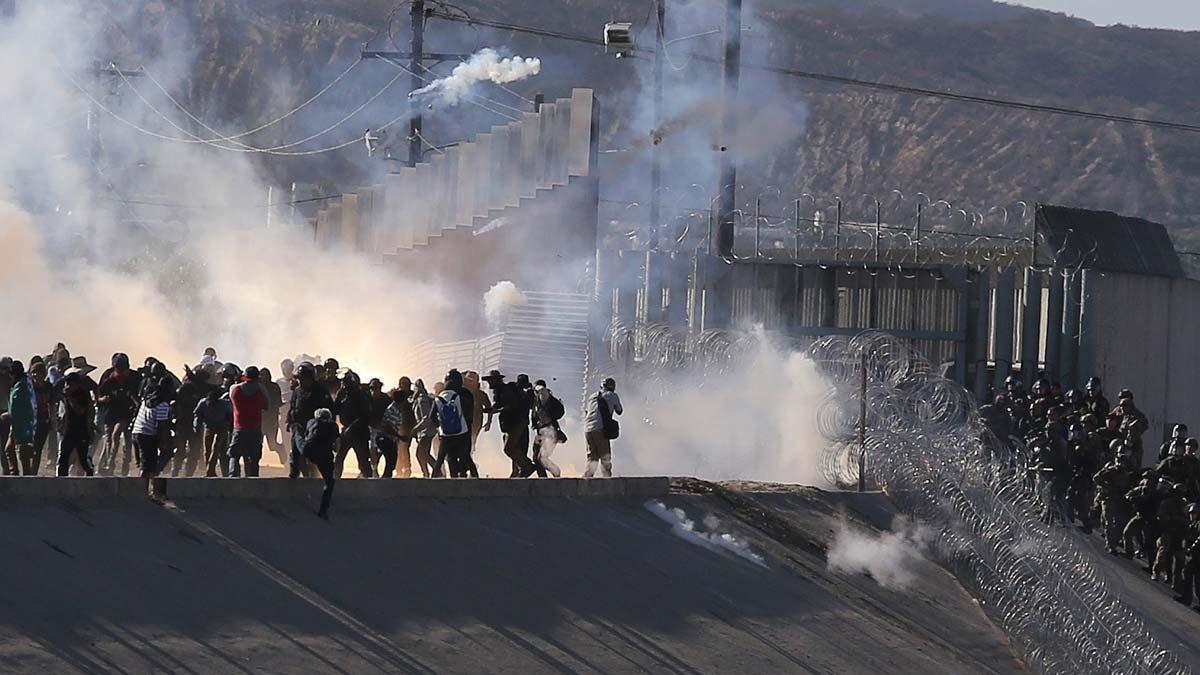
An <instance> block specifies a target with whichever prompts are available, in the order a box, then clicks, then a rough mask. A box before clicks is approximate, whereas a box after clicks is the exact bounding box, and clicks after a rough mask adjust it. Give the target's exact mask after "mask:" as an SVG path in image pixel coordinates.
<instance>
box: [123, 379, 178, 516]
mask: <svg viewBox="0 0 1200 675" xmlns="http://www.w3.org/2000/svg"><path fill="white" fill-rule="evenodd" d="M173 390H174V387H172V386H171V383H170V381H169V380H168V379H167V378H165V377H158V378H154V379H152V380H150V381H149V383H148V387H147V388H146V390H145V391H144V392H143V394H144V395H143V396H142V400H141V403H140V404H139V405H138V409H137V413H136V414H135V415H134V418H133V425H132V433H133V442H134V447H136V448H137V451H138V461H139V463H140V464H141V465H142V478H145V479H146V492H147V494H149V495H150V497H151V498H152V499H161V498H162V495H160V494H159V493H158V492H157V490H156V489H155V487H154V478H155V477H156V476H158V473H159V471H160V470H161V469H162V465H164V464H165V463H166V461H167V460H168V459H169V457H170V449H171V423H170V419H171V393H172V392H173Z"/></svg>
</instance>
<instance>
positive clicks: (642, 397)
mask: <svg viewBox="0 0 1200 675" xmlns="http://www.w3.org/2000/svg"><path fill="white" fill-rule="evenodd" d="M628 386H629V387H630V388H631V389H634V390H635V391H632V392H630V393H629V394H628V395H626V394H622V395H623V396H626V399H627V400H625V401H624V408H625V415H624V417H623V418H621V424H622V436H621V439H620V440H618V441H616V444H615V445H616V450H615V452H614V456H615V457H616V458H617V460H618V461H619V462H620V463H621V465H622V467H624V466H630V469H628V470H623V471H622V473H625V474H627V475H628V474H642V475H668V476H695V477H698V478H704V479H707V480H760V481H770V482H780V483H797V484H801V485H814V486H818V487H832V486H830V485H828V484H827V481H826V479H825V477H824V475H823V474H822V471H821V465H820V458H821V457H822V455H823V454H824V448H825V444H826V441H825V439H824V437H823V436H822V434H821V433H820V431H819V430H818V428H817V419H818V413H819V412H820V410H821V409H822V407H823V405H824V403H825V401H826V398H827V397H828V395H829V394H830V392H831V390H832V387H831V385H830V384H829V383H828V382H827V381H826V380H825V379H824V378H822V377H821V375H820V373H818V372H817V368H816V365H815V364H814V363H813V362H812V360H811V359H809V358H808V357H807V356H806V355H804V354H803V353H800V352H795V351H791V350H789V349H786V348H782V347H779V346H776V345H774V344H772V343H771V342H770V340H769V339H768V338H767V337H766V336H765V335H761V334H760V335H759V336H758V339H757V340H756V341H755V344H754V346H753V347H752V348H751V349H750V353H749V354H747V355H745V356H744V357H742V360H741V361H739V362H738V363H737V364H736V365H734V366H732V367H729V368H727V370H726V372H725V373H723V374H720V375H714V376H710V377H703V376H701V375H699V374H697V373H696V372H695V371H678V372H672V373H670V374H668V375H666V376H664V377H663V378H662V380H661V381H657V382H654V383H647V382H632V383H630V384H629V385H628ZM638 389H640V390H641V391H637V390H638Z"/></svg>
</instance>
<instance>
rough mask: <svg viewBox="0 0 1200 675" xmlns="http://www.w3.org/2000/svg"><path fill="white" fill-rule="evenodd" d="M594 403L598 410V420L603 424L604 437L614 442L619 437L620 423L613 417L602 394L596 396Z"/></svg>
mask: <svg viewBox="0 0 1200 675" xmlns="http://www.w3.org/2000/svg"><path fill="white" fill-rule="evenodd" d="M596 401H597V405H598V407H599V409H600V419H601V420H602V421H603V422H604V437H605V438H607V439H608V440H610V441H613V440H616V439H617V438H619V437H620V436H621V423H620V422H618V421H617V420H616V419H615V418H614V417H613V414H612V410H611V409H609V407H608V401H607V400H606V399H605V398H604V393H603V392H601V393H599V394H596Z"/></svg>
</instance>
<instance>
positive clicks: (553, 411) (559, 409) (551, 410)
mask: <svg viewBox="0 0 1200 675" xmlns="http://www.w3.org/2000/svg"><path fill="white" fill-rule="evenodd" d="M566 414H567V409H566V408H565V407H564V406H563V402H562V401H560V400H558V397H557V396H555V395H554V394H551V395H550V398H548V399H546V416H547V417H549V418H550V419H552V420H554V421H555V422H557V421H559V420H561V419H562V418H563V415H566Z"/></svg>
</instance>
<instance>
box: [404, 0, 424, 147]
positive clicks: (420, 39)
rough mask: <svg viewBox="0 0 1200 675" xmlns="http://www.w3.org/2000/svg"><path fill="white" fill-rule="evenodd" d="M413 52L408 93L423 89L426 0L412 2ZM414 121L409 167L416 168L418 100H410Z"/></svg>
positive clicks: (419, 141)
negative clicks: (422, 72)
mask: <svg viewBox="0 0 1200 675" xmlns="http://www.w3.org/2000/svg"><path fill="white" fill-rule="evenodd" d="M411 17H412V51H411V53H410V54H409V56H410V57H411V58H410V59H409V62H408V64H409V65H408V67H409V70H410V71H411V75H410V76H409V81H408V82H409V84H408V87H409V88H408V91H409V93H410V94H411V93H412V92H414V91H416V90H418V89H420V88H421V82H422V81H421V77H420V75H421V69H422V67H423V65H424V64H422V63H421V61H422V57H423V56H424V55H425V0H412V13H411ZM408 105H409V109H410V110H411V111H412V119H411V120H409V122H408V165H409V166H416V165H417V163H418V162H420V161H421V102H420V101H418V100H416V98H412V97H410V98H409V99H408Z"/></svg>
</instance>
